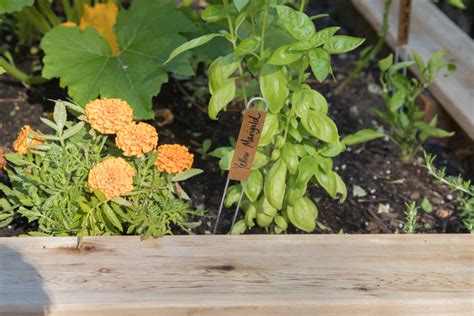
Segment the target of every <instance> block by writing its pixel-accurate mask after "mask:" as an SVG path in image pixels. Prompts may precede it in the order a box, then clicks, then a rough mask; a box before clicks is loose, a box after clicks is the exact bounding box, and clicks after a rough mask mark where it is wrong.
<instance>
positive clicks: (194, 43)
mask: <svg viewBox="0 0 474 316" xmlns="http://www.w3.org/2000/svg"><path fill="white" fill-rule="evenodd" d="M216 37H222V34H206V35H203V36H200V37H197V38H195V39H192V40H190V41H189V42H186V43H184V44H181V45H180V46H178V47H177V48H176V49H175V50H173V51H172V52H171V54H170V55H169V57H168V59H167V60H166V61H165V64H166V63H168V62H169V61H170V60H172V59H173V58H175V57H176V56H178V55H179V54H181V53H184V52H185V51H187V50H190V49H193V48H196V47H199V46H201V45H204V44H206V43H208V42H209V41H211V40H212V39H213V38H216Z"/></svg>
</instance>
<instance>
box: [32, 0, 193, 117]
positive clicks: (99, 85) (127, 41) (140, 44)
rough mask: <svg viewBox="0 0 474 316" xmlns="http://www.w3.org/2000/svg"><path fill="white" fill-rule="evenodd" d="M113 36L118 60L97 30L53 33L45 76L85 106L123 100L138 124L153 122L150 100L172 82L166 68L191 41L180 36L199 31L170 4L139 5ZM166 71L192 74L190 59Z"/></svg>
mask: <svg viewBox="0 0 474 316" xmlns="http://www.w3.org/2000/svg"><path fill="white" fill-rule="evenodd" d="M114 31H115V34H116V35H117V42H118V46H119V50H120V51H119V53H118V54H117V55H116V56H114V54H113V53H112V50H111V48H110V45H109V44H108V42H107V39H105V38H104V37H102V36H100V35H99V34H98V33H97V31H96V30H95V29H94V28H86V29H85V30H84V31H81V30H80V29H79V27H65V26H58V27H56V28H54V29H53V30H51V31H50V32H49V33H47V34H46V35H45V36H44V38H43V40H42V42H41V47H42V48H43V50H44V52H45V57H44V59H43V62H44V68H43V76H44V77H46V78H53V77H59V78H60V83H61V86H62V87H67V88H68V92H69V95H70V96H71V97H72V98H73V99H74V100H75V101H76V102H77V103H79V104H81V105H82V106H84V105H85V104H86V103H87V102H88V101H90V100H92V99H95V98H97V97H98V96H101V97H115V98H121V99H124V100H126V101H128V102H129V103H130V105H131V106H132V107H133V109H134V115H135V117H136V118H138V119H148V118H152V117H153V111H152V110H151V108H152V107H151V99H152V97H153V96H154V95H156V94H158V93H159V91H160V88H161V85H162V84H163V83H164V82H166V81H167V78H168V77H167V74H166V70H165V69H164V67H163V62H164V61H165V60H166V58H167V57H168V56H169V54H170V53H171V51H172V50H173V49H174V48H176V47H177V46H179V45H180V44H181V43H183V42H184V41H185V40H186V39H185V38H184V37H183V36H181V35H180V34H179V33H181V32H192V31H194V26H193V25H192V23H191V22H190V21H189V20H188V19H186V18H185V17H184V16H183V15H182V14H181V13H180V12H178V11H177V10H176V6H175V5H174V4H173V3H172V2H171V1H169V0H154V1H149V0H135V1H133V3H132V5H131V6H130V8H129V9H128V10H122V11H121V12H120V13H119V15H118V17H117V22H116V24H115V27H114ZM167 69H168V70H171V71H173V72H176V73H178V74H191V73H192V69H191V66H190V65H189V62H188V60H187V57H186V55H185V56H182V57H181V58H177V59H176V61H173V62H172V63H170V64H169V65H167Z"/></svg>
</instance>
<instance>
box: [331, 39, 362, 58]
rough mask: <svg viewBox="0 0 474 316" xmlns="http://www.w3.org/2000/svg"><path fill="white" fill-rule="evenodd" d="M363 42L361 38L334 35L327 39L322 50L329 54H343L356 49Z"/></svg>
mask: <svg viewBox="0 0 474 316" xmlns="http://www.w3.org/2000/svg"><path fill="white" fill-rule="evenodd" d="M364 41H365V39H363V38H358V37H352V36H347V35H336V36H333V37H331V38H330V39H328V41H327V42H326V43H325V44H324V48H325V49H326V50H328V51H329V53H331V54H343V53H347V52H350V51H351V50H354V49H356V48H357V47H359V46H360V45H362V43H363V42H364Z"/></svg>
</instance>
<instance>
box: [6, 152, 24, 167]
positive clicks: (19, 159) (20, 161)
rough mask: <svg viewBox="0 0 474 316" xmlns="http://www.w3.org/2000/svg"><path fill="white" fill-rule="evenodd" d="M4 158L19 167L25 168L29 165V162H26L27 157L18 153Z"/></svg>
mask: <svg viewBox="0 0 474 316" xmlns="http://www.w3.org/2000/svg"><path fill="white" fill-rule="evenodd" d="M4 157H5V158H6V159H7V160H8V161H9V162H11V163H13V164H15V165H17V166H24V165H28V164H29V162H28V161H27V160H26V157H25V156H22V155H20V154H18V153H8V154H5V155H4Z"/></svg>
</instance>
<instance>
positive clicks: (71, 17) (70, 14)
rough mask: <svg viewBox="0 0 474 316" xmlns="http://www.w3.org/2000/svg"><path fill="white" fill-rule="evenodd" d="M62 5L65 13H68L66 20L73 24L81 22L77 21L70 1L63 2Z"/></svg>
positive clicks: (63, 0)
mask: <svg viewBox="0 0 474 316" xmlns="http://www.w3.org/2000/svg"><path fill="white" fill-rule="evenodd" d="M61 4H62V6H63V10H64V13H66V19H67V20H68V21H71V22H79V20H76V18H77V16H76V15H75V14H74V10H73V8H72V6H71V3H70V2H69V0H61Z"/></svg>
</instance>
